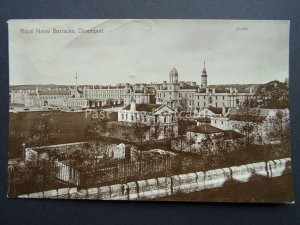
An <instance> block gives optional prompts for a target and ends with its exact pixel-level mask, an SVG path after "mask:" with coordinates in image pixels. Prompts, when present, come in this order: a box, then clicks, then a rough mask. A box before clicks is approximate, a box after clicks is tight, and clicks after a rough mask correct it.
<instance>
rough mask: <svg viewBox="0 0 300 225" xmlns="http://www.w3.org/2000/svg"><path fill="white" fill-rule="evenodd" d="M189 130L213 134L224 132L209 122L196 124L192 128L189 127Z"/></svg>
mask: <svg viewBox="0 0 300 225" xmlns="http://www.w3.org/2000/svg"><path fill="white" fill-rule="evenodd" d="M188 131H190V132H195V133H201V134H213V133H220V132H222V130H221V129H219V128H217V127H214V126H211V125H209V124H201V125H199V126H194V127H192V128H189V129H188Z"/></svg>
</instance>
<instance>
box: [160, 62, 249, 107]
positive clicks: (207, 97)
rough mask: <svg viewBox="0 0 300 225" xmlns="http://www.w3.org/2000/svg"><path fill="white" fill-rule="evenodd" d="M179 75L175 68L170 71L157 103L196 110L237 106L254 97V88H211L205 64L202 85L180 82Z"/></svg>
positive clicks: (161, 87)
mask: <svg viewBox="0 0 300 225" xmlns="http://www.w3.org/2000/svg"><path fill="white" fill-rule="evenodd" d="M178 77H179V75H178V72H177V70H176V69H175V68H173V69H172V70H171V71H170V73H169V82H168V83H167V82H164V83H163V84H162V85H161V86H160V88H159V89H158V90H157V93H156V103H157V104H165V105H167V106H169V107H171V108H172V109H181V110H184V111H192V112H194V111H196V110H200V109H203V108H209V107H217V108H222V107H226V108H228V107H237V106H239V105H241V104H242V103H243V102H244V101H246V100H247V99H252V98H253V97H254V93H253V91H252V89H249V90H245V91H243V92H238V90H237V88H210V87H209V86H208V84H207V77H208V75H207V71H206V68H205V66H204V68H203V71H202V75H201V84H200V85H196V83H195V82H190V83H186V82H180V81H179V80H178Z"/></svg>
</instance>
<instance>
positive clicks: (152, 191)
mask: <svg viewBox="0 0 300 225" xmlns="http://www.w3.org/2000/svg"><path fill="white" fill-rule="evenodd" d="M290 172H291V159H290V158H285V159H278V160H271V161H268V162H258V163H252V164H246V165H241V166H232V167H228V168H222V169H216V170H209V171H205V172H202V171H200V172H195V173H188V174H179V175H173V176H170V177H159V178H152V179H147V180H139V181H136V182H129V183H126V184H114V185H110V186H102V187H94V188H89V189H83V190H77V188H63V189H58V190H51V191H45V192H38V193H31V194H25V195H20V196H18V197H19V198H63V199H93V200H149V199H155V198H160V197H165V196H169V195H175V194H179V193H191V192H196V191H202V190H207V189H213V188H221V187H222V186H223V185H224V184H225V183H226V182H230V181H238V182H249V181H250V179H251V180H256V179H260V177H269V178H272V177H279V176H282V175H284V174H287V173H290Z"/></svg>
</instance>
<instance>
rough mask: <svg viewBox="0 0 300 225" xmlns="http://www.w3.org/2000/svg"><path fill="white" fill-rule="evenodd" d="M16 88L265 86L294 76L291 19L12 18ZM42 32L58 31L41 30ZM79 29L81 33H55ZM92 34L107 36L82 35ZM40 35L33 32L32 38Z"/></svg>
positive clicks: (12, 70) (11, 66)
mask: <svg viewBox="0 0 300 225" xmlns="http://www.w3.org/2000/svg"><path fill="white" fill-rule="evenodd" d="M8 24H9V69H10V74H9V77H10V85H20V84H62V85H73V84H74V83H75V82H76V81H75V77H76V73H77V79H78V81H77V82H78V84H93V85H106V84H112V85H113V84H117V83H143V82H147V83H150V82H158V83H162V82H163V81H164V80H168V79H169V72H170V70H171V69H172V68H173V67H175V68H176V69H177V71H178V74H179V80H182V81H195V82H197V84H200V82H201V73H202V69H203V63H204V61H205V64H206V70H207V74H208V84H257V83H267V82H269V81H272V80H275V79H276V80H280V81H283V80H284V79H285V78H287V77H288V71H289V70H288V60H289V52H288V49H289V22H288V21H246V20H244V21H241V20H235V21H234V20H10V21H9V22H8ZM36 29H40V30H50V33H43V34H41V33H38V32H37V30H36ZM53 29H56V30H66V31H68V30H69V29H71V30H74V33H55V32H53ZM87 29H92V30H93V31H95V32H96V31H98V32H99V33H95V34H93V33H92V34H91V33H80V30H87ZM30 30H32V31H33V33H29V34H27V33H25V31H30Z"/></svg>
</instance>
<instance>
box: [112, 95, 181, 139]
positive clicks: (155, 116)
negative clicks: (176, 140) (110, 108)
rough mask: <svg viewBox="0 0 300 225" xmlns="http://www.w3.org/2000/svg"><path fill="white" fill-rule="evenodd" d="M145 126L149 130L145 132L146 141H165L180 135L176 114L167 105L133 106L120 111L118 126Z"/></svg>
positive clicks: (130, 105) (132, 104) (134, 104)
mask: <svg viewBox="0 0 300 225" xmlns="http://www.w3.org/2000/svg"><path fill="white" fill-rule="evenodd" d="M135 124H144V125H145V126H148V127H149V129H145V130H147V132H145V139H147V140H149V139H151V138H153V139H164V138H168V137H171V136H172V137H176V136H177V135H178V120H177V116H176V112H175V111H174V110H173V109H171V108H169V107H167V106H166V105H157V104H136V103H135V101H134V100H132V101H131V104H129V105H127V106H125V107H124V108H123V109H121V110H119V111H118V123H117V125H118V126H123V127H124V126H127V127H134V125H135Z"/></svg>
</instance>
